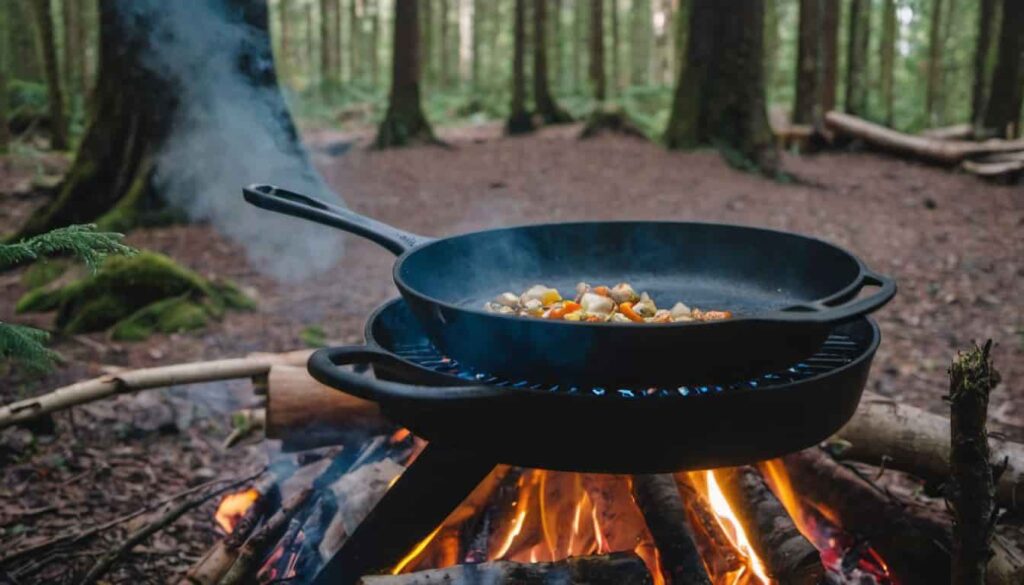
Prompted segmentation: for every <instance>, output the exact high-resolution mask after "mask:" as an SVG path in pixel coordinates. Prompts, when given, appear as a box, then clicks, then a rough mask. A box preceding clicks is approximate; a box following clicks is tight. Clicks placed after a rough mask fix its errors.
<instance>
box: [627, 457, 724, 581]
mask: <svg viewBox="0 0 1024 585" xmlns="http://www.w3.org/2000/svg"><path fill="white" fill-rule="evenodd" d="M633 499H635V500H636V503H637V506H638V507H639V508H640V511H641V512H642V513H643V515H644V520H645V521H646V522H647V528H648V529H649V530H650V531H651V536H652V537H653V538H654V544H655V545H656V546H657V547H658V553H659V554H660V558H661V567H662V573H664V576H665V578H666V580H667V581H668V583H669V585H705V584H706V585H711V579H710V578H709V577H708V573H707V571H706V570H705V569H704V562H703V561H702V560H701V556H700V552H699V551H698V550H697V545H696V544H695V543H694V540H693V533H692V531H691V528H690V522H689V521H688V520H687V518H686V510H685V509H684V508H683V498H682V496H680V495H679V487H678V486H677V485H676V480H675V478H674V477H672V476H671V475H669V474H660V475H634V476H633Z"/></svg>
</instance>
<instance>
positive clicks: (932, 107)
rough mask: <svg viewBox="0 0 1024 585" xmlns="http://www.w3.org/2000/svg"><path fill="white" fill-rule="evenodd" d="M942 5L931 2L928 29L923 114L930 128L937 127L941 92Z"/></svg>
mask: <svg viewBox="0 0 1024 585" xmlns="http://www.w3.org/2000/svg"><path fill="white" fill-rule="evenodd" d="M942 5H943V0H932V3H931V9H932V13H931V25H930V28H929V29H928V76H927V86H926V87H927V91H926V93H925V113H926V114H927V116H928V124H929V125H930V126H938V125H939V123H940V122H939V111H938V101H939V92H940V91H942V16H943V14H942Z"/></svg>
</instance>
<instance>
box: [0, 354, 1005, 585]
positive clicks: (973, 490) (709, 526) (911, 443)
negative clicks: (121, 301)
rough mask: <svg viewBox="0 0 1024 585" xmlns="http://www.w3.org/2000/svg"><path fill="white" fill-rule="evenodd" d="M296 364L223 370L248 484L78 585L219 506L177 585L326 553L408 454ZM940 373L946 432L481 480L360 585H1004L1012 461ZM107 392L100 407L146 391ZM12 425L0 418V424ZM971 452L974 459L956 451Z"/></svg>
mask: <svg viewBox="0 0 1024 585" xmlns="http://www.w3.org/2000/svg"><path fill="white" fill-rule="evenodd" d="M972 356H973V357H972ZM247 359H248V358H247ZM253 363H256V364H257V365H256V366H255V367H253V366H252V364H253ZM298 363H299V360H297V359H283V358H282V359H278V358H273V357H269V356H260V357H258V359H257V360H256V362H250V363H249V366H246V367H243V368H242V369H241V370H238V372H239V373H240V375H243V376H251V377H252V380H253V387H254V390H255V391H256V396H257V401H258V404H255V405H253V407H252V408H250V409H248V410H247V411H246V412H245V416H240V417H236V418H238V419H239V420H245V421H248V422H247V423H245V424H244V425H242V427H241V428H240V429H239V432H238V436H236V437H235V438H234V439H233V442H242V441H258V440H263V439H275V440H279V441H280V442H281V447H282V448H281V449H280V450H274V451H273V455H271V460H270V465H269V466H268V467H267V469H266V470H265V471H263V472H262V473H260V474H259V475H258V476H255V477H252V478H244V479H241V480H239V481H238V482H235V483H232V484H224V485H218V486H214V487H211V488H209V489H206V490H204V491H197V492H195V493H194V494H192V495H191V496H189V497H186V498H183V499H182V500H181V501H180V503H179V504H177V505H176V506H174V507H173V508H172V509H169V511H168V513H167V514H164V515H162V516H161V517H160V518H159V519H158V520H157V521H155V522H152V523H150V524H148V525H146V526H144V527H142V528H141V529H140V530H138V531H136V532H135V533H133V534H132V535H131V537H130V538H129V539H128V541H127V542H125V543H123V545H122V546H120V547H118V549H117V550H115V551H112V552H111V553H109V554H107V555H105V556H104V557H103V558H101V559H99V560H98V562H97V563H96V565H95V566H94V567H93V570H92V571H90V572H89V574H88V576H87V578H86V580H85V581H84V582H90V583H91V582H96V581H99V580H101V579H102V577H103V574H104V572H105V571H106V570H108V569H109V568H110V566H111V565H113V564H114V563H117V562H119V560H120V559H121V557H122V556H123V555H124V553H125V552H126V551H129V550H131V548H132V546H135V545H136V544H138V543H139V542H142V541H144V540H145V539H146V538H148V537H150V536H151V535H152V534H154V533H155V532H157V531H159V530H161V529H162V528H163V527H165V526H167V525H169V524H170V523H173V522H174V521H175V520H176V519H177V518H178V517H180V516H181V514H184V513H185V512H187V511H188V510H191V509H193V508H194V507H195V506H196V505H197V504H198V503H200V502H201V501H205V499H207V498H210V497H219V498H221V503H220V507H219V508H218V514H217V517H216V519H213V518H211V519H210V522H214V521H216V522H218V523H219V524H220V525H221V527H222V528H223V534H224V536H223V537H222V538H221V539H220V540H218V541H217V542H216V543H215V544H214V546H213V547H211V548H210V549H209V550H208V551H207V553H206V554H205V555H203V556H202V558H200V559H199V560H197V561H196V562H195V564H194V565H193V566H192V568H191V569H190V570H189V571H188V572H187V574H185V575H183V576H182V578H181V583H183V584H190V585H205V584H228V583H271V582H275V583H276V582H306V581H308V580H310V579H311V578H312V577H313V576H314V575H315V574H316V572H317V571H318V570H319V569H320V568H321V567H322V566H323V565H324V564H325V563H326V562H327V561H328V560H329V559H330V558H331V557H332V556H333V555H334V554H335V553H336V552H337V551H338V550H339V549H341V548H342V547H343V546H344V544H345V542H346V540H347V539H348V537H349V536H350V535H351V534H353V532H354V530H355V528H356V527H357V526H359V524H360V522H361V521H362V520H363V519H364V518H365V517H366V516H367V514H369V512H370V510H371V509H372V508H373V506H374V505H375V504H376V503H377V502H378V500H380V498H381V497H382V496H383V495H384V493H386V492H387V490H388V489H389V488H390V487H391V486H392V485H393V484H394V482H395V481H397V479H398V478H399V477H400V476H401V474H402V473H403V471H404V470H405V469H406V468H407V467H408V466H409V465H410V464H412V463H413V462H414V460H415V458H416V456H417V455H418V453H419V452H420V450H421V449H422V448H423V446H424V444H423V442H422V441H421V440H419V439H418V438H416V437H414V436H412V435H411V434H410V433H408V431H405V430H404V429H399V428H395V427H394V426H392V425H391V424H390V423H389V422H388V421H386V420H385V419H384V418H383V417H382V416H381V415H380V413H379V411H378V410H377V408H376V406H375V405H374V404H371V403H368V402H365V401H362V400H359V399H356V398H352V397H349V396H347V395H345V394H342V393H339V392H336V391H334V390H331V389H328V388H326V387H323V386H321V385H320V384H319V383H317V382H315V381H314V380H312V379H311V378H310V377H309V376H308V374H307V373H306V372H305V369H304V368H302V367H301V366H300V365H298ZM957 364H959V366H957V365H955V366H954V369H953V371H954V372H956V373H958V374H957V375H954V376H953V378H952V380H951V387H950V396H951V403H952V405H953V410H952V414H953V416H952V417H951V418H947V417H944V416H941V415H937V414H932V413H928V412H925V411H923V410H921V409H918V408H916V407H912V406H909V405H906V404H902V403H899V402H897V401H894V400H891V399H889V398H886V397H883V396H879V395H874V394H870V393H868V394H867V395H866V396H865V397H864V399H863V400H862V404H861V407H860V409H859V410H858V412H857V414H856V415H855V416H854V418H853V419H852V420H851V421H850V423H849V424H848V425H847V426H846V427H845V428H844V429H843V430H842V431H841V432H839V433H837V435H836V436H835V437H833V438H832V439H830V440H829V441H827V442H826V443H824V444H822V445H820V446H817V447H814V448H811V449H807V450H805V451H802V452H799V453H794V454H791V455H788V456H785V457H783V458H781V459H777V460H773V461H767V462H762V463H759V464H757V465H752V466H743V467H737V468H726V469H718V470H714V471H713V472H711V471H701V472H681V473H676V474H663V475H637V476H631V477H630V476H601V475H597V474H570V473H563V472H553V471H543V470H524V469H519V468H514V467H508V466H501V465H499V466H498V467H497V468H496V469H495V471H494V472H492V473H491V474H490V476H488V477H487V479H486V480H485V481H484V482H482V483H481V484H480V485H479V486H478V487H477V489H476V490H474V491H473V493H472V494H471V495H470V496H469V497H468V498H467V499H466V501H465V502H463V503H462V504H461V505H460V506H459V507H458V508H457V509H456V510H455V511H453V512H452V513H451V515H450V516H449V517H448V518H447V519H446V520H445V521H444V522H443V523H442V525H441V526H439V527H438V528H437V530H435V531H434V533H433V534H432V535H431V536H430V537H428V538H427V539H426V540H424V541H423V542H422V543H420V545H419V546H417V547H416V549H415V550H413V551H410V553H409V555H408V556H407V557H406V558H403V559H400V560H397V561H396V563H395V565H394V566H391V567H381V571H380V574H375V575H366V576H364V577H363V579H362V581H361V582H362V583H364V584H365V585H419V584H433V583H446V584H448V583H475V582H493V583H522V582H528V583H540V584H543V583H565V582H586V583H591V584H602V583H609V584H612V583H624V584H633V583H637V584H640V583H669V584H671V583H676V584H679V583H687V584H691V583H692V584H701V583H708V584H711V583H714V584H718V583H767V582H769V581H770V582H773V583H774V582H778V583H792V584H798V585H799V584H808V585H811V584H818V583H823V582H825V583H906V584H911V585H912V584H915V583H927V584H931V583H943V582H949V581H950V574H951V571H953V572H954V573H957V574H963V575H973V576H975V577H977V576H978V575H979V574H980V575H982V576H983V577H982V580H981V581H959V582H984V583H988V584H991V585H1002V584H1007V585H1009V584H1014V585H1019V584H1020V583H1022V582H1024V554H1022V552H1021V548H1020V547H1021V545H1022V544H1024V538H1022V533H1024V531H1022V522H1024V517H1022V515H1021V508H1020V506H1021V503H1020V502H1021V497H1022V496H1024V444H1021V443H1016V442H1012V441H1009V440H1006V439H1005V438H1002V437H1000V436H998V434H997V433H993V436H991V437H987V440H984V439H985V438H986V436H985V433H986V428H985V424H984V423H985V406H986V404H985V403H986V402H987V392H988V391H989V390H991V388H992V387H993V386H994V385H995V384H996V383H997V382H998V375H997V374H996V373H995V371H994V369H992V367H991V361H990V360H989V358H988V347H987V346H986V347H984V348H976V350H975V351H973V352H969V353H968V354H965V356H963V357H961V358H960V359H959V360H958V362H957ZM238 366H240V364H238V363H235V364H232V367H238ZM175 367H176V368H181V367H183V366H175ZM198 367H199V369H200V370H202V369H203V368H204V367H205V366H202V365H200V366H198ZM207 371H211V372H214V375H218V376H223V375H224V369H223V367H222V366H218V367H215V368H212V369H208V370H207ZM119 376H120V377H119V378H117V380H121V381H120V382H118V385H117V390H116V391H119V392H124V391H131V390H133V389H137V388H135V387H131V386H130V385H128V384H127V383H125V382H124V380H128V381H132V380H139V379H151V378H146V376H142V377H139V376H138V375H135V374H132V373H130V372H124V373H120V374H119ZM194 377H195V376H193V377H192V378H194ZM192 378H190V379H192ZM175 379H179V377H177V376H176V377H175ZM109 382H110V380H107V383H108V384H109ZM82 384H85V385H86V387H88V388H97V386H96V385H95V384H93V385H89V384H90V383H88V382H86V383H82ZM136 386H140V387H142V386H144V387H153V385H152V384H136ZM78 387H81V384H79V385H78ZM104 388H105V386H104ZM57 394H59V395H62V396H65V397H66V396H67V394H68V392H67V391H66V390H65V391H60V392H58V393H57ZM100 394H102V392H101V393H100ZM81 401H82V399H81V397H79V398H76V400H75V401H74V403H76V404H77V403H81ZM35 403H36V404H43V405H52V404H53V401H52V400H51V399H49V398H47V397H45V396H44V397H42V398H39V399H36V401H35ZM35 410H36V411H37V412H38V411H39V410H43V409H41V408H37V409H35ZM25 412H26V411H25V410H24V409H13V412H12V409H5V410H0V426H2V425H5V424H11V418H10V417H12V416H17V417H19V418H18V420H19V421H20V420H24V417H25V416H26V414H25ZM5 417H6V418H5ZM311 431H312V432H311ZM979 444H983V445H985V446H986V448H987V449H986V450H982V451H979V450H978V449H972V448H968V447H970V446H975V447H976V446H977V445H979ZM951 445H952V446H953V447H954V448H951ZM957 445H959V446H960V448H956V446H957ZM278 451H279V452H278ZM214 488H215V489H214ZM574 490H575V491H574ZM558 494H561V495H562V496H565V495H566V494H569V496H571V497H569V496H566V497H563V498H562V499H560V500H559V499H556V498H555V496H556V495H558ZM574 506H575V507H574ZM570 527H571V530H570ZM566 539H568V543H567V540H566ZM573 539H576V542H573ZM655 551H656V552H655ZM15 552H17V551H15ZM8 556H9V557H10V556H11V555H8ZM23 558H24V555H23Z"/></svg>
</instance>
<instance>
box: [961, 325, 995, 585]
mask: <svg viewBox="0 0 1024 585" xmlns="http://www.w3.org/2000/svg"><path fill="white" fill-rule="evenodd" d="M991 350H992V341H991V340H990V341H988V342H987V343H986V344H985V345H984V346H983V347H975V348H973V349H971V350H969V351H968V352H966V353H963V354H960V355H958V356H957V358H956V360H954V361H953V365H952V367H950V369H949V400H950V412H951V416H950V423H951V430H952V434H951V453H952V454H951V457H950V459H951V466H950V467H951V471H952V482H951V486H950V487H951V492H952V494H951V495H952V497H951V500H952V503H953V516H954V519H955V522H954V525H953V579H952V583H953V584H954V585H984V583H985V578H986V574H987V567H988V561H989V558H990V557H991V556H992V529H993V527H994V525H995V520H996V515H995V514H996V505H995V480H994V477H993V471H992V465H991V457H992V454H991V452H990V451H989V445H988V430H987V428H986V421H987V419H988V398H989V393H990V392H991V391H992V388H993V387H995V385H996V384H998V383H999V374H998V372H996V370H995V367H994V366H993V365H992V357H991V355H990V352H991Z"/></svg>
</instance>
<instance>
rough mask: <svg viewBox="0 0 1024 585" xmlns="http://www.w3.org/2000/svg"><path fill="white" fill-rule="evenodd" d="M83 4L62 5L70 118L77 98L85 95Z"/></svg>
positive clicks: (73, 0)
mask: <svg viewBox="0 0 1024 585" xmlns="http://www.w3.org/2000/svg"><path fill="white" fill-rule="evenodd" d="M81 3H82V0H64V2H62V3H61V10H62V12H63V15H64V89H65V92H66V94H67V103H68V114H69V116H70V113H71V109H72V108H71V104H73V103H74V102H75V101H76V100H75V98H77V97H80V96H82V95H84V94H85V90H84V89H83V86H82V81H83V79H82V77H81V71H82V66H81V63H80V61H82V60H83V59H85V56H84V54H83V52H84V50H85V47H84V46H83V45H82V44H81V39H82V33H81V28H82V25H83V23H82V22H81V20H80V19H79V16H80V14H81V11H80V9H79V7H78V5H79V4H81Z"/></svg>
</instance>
